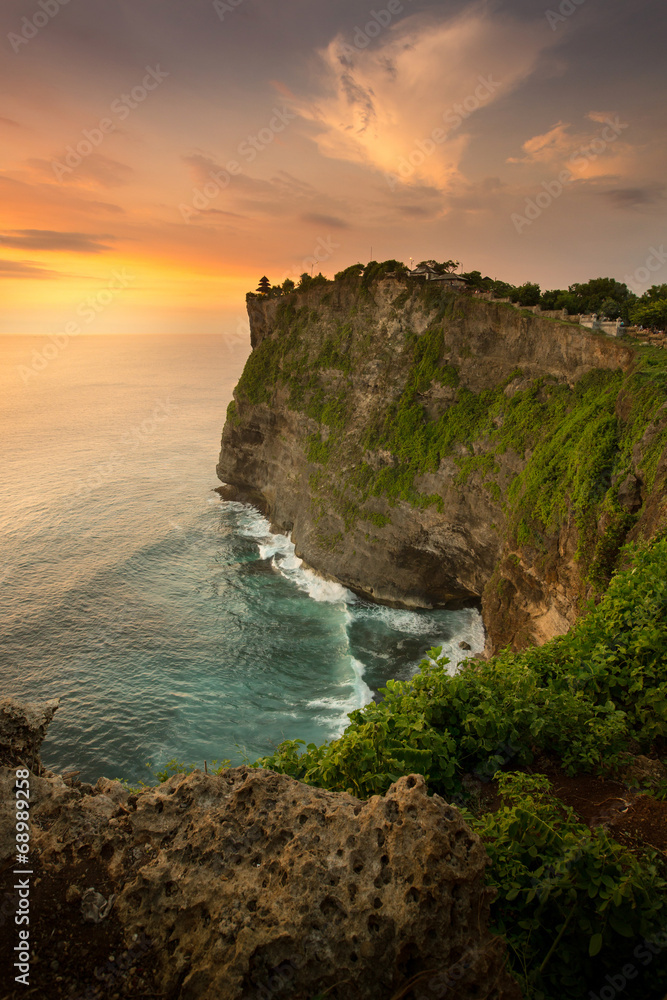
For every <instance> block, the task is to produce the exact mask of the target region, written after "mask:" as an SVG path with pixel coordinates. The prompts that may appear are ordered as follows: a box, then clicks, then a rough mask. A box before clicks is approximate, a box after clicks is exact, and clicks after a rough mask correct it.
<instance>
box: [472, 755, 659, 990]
mask: <svg viewBox="0 0 667 1000" xmlns="http://www.w3.org/2000/svg"><path fill="white" fill-rule="evenodd" d="M499 788H500V794H501V796H502V798H503V806H502V808H501V809H499V810H498V811H497V812H495V813H488V814H486V815H484V816H482V817H481V818H479V819H476V818H474V817H471V816H468V820H469V822H470V824H471V825H472V826H473V827H474V828H475V829H476V830H477V832H478V833H479V835H480V836H481V838H482V840H483V841H484V845H485V847H486V849H487V852H488V854H489V857H490V858H491V867H490V869H489V871H488V876H487V881H488V882H489V884H490V885H492V886H493V888H495V889H496V890H497V893H498V895H497V897H496V900H495V902H494V903H493V906H492V920H493V923H494V925H495V929H496V930H497V931H498V932H499V933H500V934H502V935H503V937H505V939H506V940H507V942H508V944H509V947H510V961H511V967H512V971H513V972H514V974H515V975H516V976H517V978H518V979H519V981H520V982H521V983H522V985H523V987H524V993H525V996H526V997H531V998H534V1000H539V998H540V997H554V998H558V1000H567V998H571V1000H580V998H582V997H583V996H584V995H585V988H586V987H587V986H591V987H595V986H596V985H597V984H599V986H600V988H602V987H604V986H606V985H608V980H607V979H606V978H605V977H606V976H608V975H611V976H612V977H613V976H614V975H618V974H619V973H620V972H621V970H622V968H623V966H624V965H629V964H633V962H634V966H635V967H636V971H637V972H639V971H640V969H641V963H639V962H638V961H637V955H636V953H635V949H636V948H637V946H638V945H641V943H642V939H644V938H650V937H651V935H654V934H656V933H657V932H659V931H661V930H662V929H663V928H665V927H666V926H667V882H666V881H665V879H664V877H663V875H662V873H661V866H660V862H659V859H658V857H657V856H656V855H655V854H654V853H653V852H649V854H648V855H647V856H646V857H643V858H638V857H636V856H635V855H633V854H632V853H631V852H630V851H629V850H628V849H627V848H624V847H622V846H621V845H620V844H618V843H615V842H614V841H613V840H611V839H610V838H609V836H608V835H607V834H606V833H605V832H604V831H603V830H602V829H598V830H595V831H591V830H590V829H589V828H588V827H587V826H584V825H582V824H581V823H579V822H578V821H577V819H576V817H575V815H574V812H573V811H572V810H571V809H569V808H567V807H566V806H564V805H563V804H562V803H561V802H559V801H558V800H557V799H556V798H554V796H553V794H552V793H551V790H550V786H549V782H548V780H547V779H546V778H545V777H544V776H542V775H527V774H503V775H501V776H500V778H499ZM666 974H667V948H665V950H664V952H663V955H662V957H658V959H657V961H654V962H653V963H652V967H651V968H650V970H649V975H647V976H644V977H642V978H638V977H637V981H636V982H629V983H628V992H624V994H623V995H624V996H626V997H628V998H630V997H641V998H642V1000H648V997H649V995H650V994H651V990H652V988H653V987H655V988H656V989H657V987H658V986H659V984H660V983H661V982H662V983H663V985H664V979H663V978H662V977H663V976H664V975H666ZM623 978H624V977H623ZM633 987H634V989H633ZM596 992H597V991H596ZM653 995H654V996H655V997H656V1000H657V997H662V992H656V993H655V994H653Z"/></svg>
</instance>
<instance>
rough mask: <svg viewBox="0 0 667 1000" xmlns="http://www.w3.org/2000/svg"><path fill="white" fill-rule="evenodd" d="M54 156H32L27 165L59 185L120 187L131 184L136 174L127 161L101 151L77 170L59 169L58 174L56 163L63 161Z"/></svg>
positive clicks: (40, 176)
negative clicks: (105, 154) (48, 158)
mask: <svg viewBox="0 0 667 1000" xmlns="http://www.w3.org/2000/svg"><path fill="white" fill-rule="evenodd" d="M61 162H63V161H62V158H61V159H60V160H59V159H58V158H57V157H54V159H52V160H44V159H40V158H36V157H35V158H32V159H29V160H27V161H26V164H27V166H29V167H31V168H32V170H34V171H35V173H36V174H37V175H38V176H39V178H40V179H48V180H51V181H53V182H54V183H57V184H58V185H60V184H61V183H62V184H66V185H69V186H76V187H91V185H92V186H94V187H101V188H118V187H122V186H123V185H125V184H129V183H130V181H131V180H132V177H133V175H134V169H133V168H132V167H130V166H128V164H127V163H121V162H120V161H119V160H112V159H110V157H108V156H102V154H101V153H93V154H92V155H91V156H88V157H86V158H85V159H84V160H82V161H81V163H80V164H78V166H77V168H76V170H72V172H71V173H68V172H62V171H59V172H58V174H56V169H55V165H56V164H58V163H61Z"/></svg>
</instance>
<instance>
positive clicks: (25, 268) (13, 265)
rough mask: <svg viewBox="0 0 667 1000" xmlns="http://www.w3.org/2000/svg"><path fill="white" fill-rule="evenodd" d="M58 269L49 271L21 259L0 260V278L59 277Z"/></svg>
mask: <svg viewBox="0 0 667 1000" xmlns="http://www.w3.org/2000/svg"><path fill="white" fill-rule="evenodd" d="M60 276H61V275H60V272H59V271H50V270H48V269H47V268H44V267H37V266H36V265H35V264H30V263H28V262H27V261H23V260H0V278H59V277H60Z"/></svg>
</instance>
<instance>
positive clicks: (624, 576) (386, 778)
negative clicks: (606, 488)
mask: <svg viewBox="0 0 667 1000" xmlns="http://www.w3.org/2000/svg"><path fill="white" fill-rule="evenodd" d="M628 555H633V557H634V566H633V568H632V569H627V570H625V571H623V572H621V573H618V574H617V575H616V576H615V577H614V579H613V580H612V582H611V585H610V587H609V589H608V591H607V593H606V594H605V596H604V597H603V599H602V600H601V602H600V604H599V605H598V606H597V607H595V608H592V609H591V611H590V613H589V615H588V616H587V617H585V618H583V619H581V620H580V622H579V623H578V624H577V625H575V627H574V628H573V629H572V630H571V632H569V633H568V634H567V635H565V636H561V637H559V638H557V639H554V640H552V641H551V642H550V643H547V644H546V645H545V646H542V647H534V648H531V649H528V650H525V651H524V652H521V653H512V652H510V651H509V650H505V651H504V652H502V653H501V654H500V655H499V656H496V657H494V658H492V659H491V660H489V661H488V662H485V661H472V662H471V663H470V664H469V665H468V666H467V667H466V668H465V669H463V670H462V671H461V672H460V673H458V674H456V675H455V676H450V675H449V674H448V673H447V670H446V666H445V665H444V664H443V663H438V662H436V661H435V657H436V656H437V654H438V652H439V651H438V650H431V656H432V658H431V659H429V660H426V661H424V662H423V663H422V665H421V668H420V672H419V673H418V674H417V675H416V676H415V677H414V678H412V679H411V680H410V681H389V682H388V684H387V687H386V688H385V689H383V692H382V693H383V694H384V699H383V700H382V701H381V702H379V703H375V702H373V703H371V704H369V705H367V706H366V707H365V708H364V709H361V710H359V711H356V712H352V713H351V714H350V717H349V718H350V725H349V726H348V728H347V729H346V730H345V732H344V734H343V735H342V736H341V737H340V738H339V739H337V740H334V741H333V742H332V743H329V744H324V745H323V746H320V747H317V746H315V745H314V744H310V745H309V746H308V747H307V748H306V749H305V751H303V752H302V747H303V744H302V743H301V741H294V740H291V741H287V742H285V743H282V744H280V746H279V747H278V748H277V749H276V752H275V753H274V754H273V755H271V756H270V757H265V758H263V759H262V761H259V762H258V765H261V766H264V767H269V768H271V769H273V770H277V771H284V772H285V773H288V774H291V775H293V776H294V777H296V778H299V779H300V780H302V781H305V782H307V783H309V784H315V785H321V786H322V787H324V788H331V789H333V790H346V789H351V790H353V791H354V793H355V794H357V795H361V796H365V795H370V794H374V793H376V792H383V791H386V789H387V788H388V787H389V785H390V784H391V783H392V781H395V780H396V778H397V777H398V776H399V775H401V774H408V773H410V772H411V771H417V772H419V773H421V774H423V775H424V776H425V777H426V778H427V780H428V781H429V782H430V785H431V787H432V789H433V790H434V791H437V792H440V793H441V794H443V795H446V796H451V795H452V794H456V793H457V792H458V791H459V790H460V777H461V775H462V773H464V772H474V771H479V772H482V773H485V774H486V773H488V774H493V773H494V771H496V770H497V769H498V768H499V767H501V766H502V765H503V764H507V763H509V762H510V761H511V762H512V764H513V766H515V767H516V766H519V767H521V766H526V765H529V764H530V763H531V762H532V761H533V760H534V758H535V755H536V753H538V752H545V751H546V752H549V753H550V754H555V755H557V756H558V757H559V758H560V760H561V761H562V763H563V765H564V767H565V768H566V770H567V771H568V772H570V773H573V774H574V773H577V772H579V771H594V770H599V769H601V768H606V769H609V768H610V767H613V766H615V765H617V764H619V763H620V762H621V760H622V759H623V758H622V754H623V753H624V752H626V751H627V750H628V748H629V747H630V746H633V745H637V744H639V746H640V747H641V748H642V749H644V750H648V749H649V748H650V747H651V745H652V743H653V742H654V741H655V740H656V739H657V738H659V737H663V738H664V737H667V539H665V538H660V539H658V540H656V541H655V542H653V543H652V544H651V545H650V546H647V547H645V548H642V549H628ZM446 662H447V661H445V664H446Z"/></svg>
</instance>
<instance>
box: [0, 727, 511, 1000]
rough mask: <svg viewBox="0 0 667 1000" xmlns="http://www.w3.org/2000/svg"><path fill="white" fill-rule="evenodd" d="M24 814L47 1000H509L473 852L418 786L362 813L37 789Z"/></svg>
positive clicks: (249, 786) (472, 838) (212, 790)
mask: <svg viewBox="0 0 667 1000" xmlns="http://www.w3.org/2000/svg"><path fill="white" fill-rule="evenodd" d="M30 714H32V710H31V709H28V710H27V711H26V716H29V715H30ZM14 780H15V775H14V771H13V770H10V769H3V770H2V771H0V793H1V794H2V801H3V803H7V802H10V801H11V799H12V797H13V796H12V789H13V784H14ZM30 813H31V856H32V858H33V868H34V869H35V871H36V874H37V876H38V877H37V878H36V880H35V885H34V889H33V894H32V899H31V907H32V919H31V940H32V941H33V942H34V945H33V949H34V951H33V960H34V961H33V968H32V974H31V981H30V982H31V986H32V987H33V988H34V989H36V990H37V992H38V993H39V991H40V989H41V990H42V992H41V994H40V995H43V996H48V997H49V998H51V1000H58V998H60V997H72V996H75V997H77V998H83V997H85V998H86V1000H97V998H102V997H109V996H119V997H124V996H129V995H142V996H144V995H158V996H164V997H169V998H173V1000H251V998H262V1000H268V998H275V1000H287V998H290V1000H312V998H313V997H315V996H316V995H317V994H318V993H322V992H325V991H326V993H327V997H331V998H332V1000H343V998H345V1000H348V998H350V997H355V998H356V997H359V998H363V1000H375V998H377V1000H391V998H392V997H394V996H399V995H400V996H401V997H404V998H405V1000H409V998H413V1000H417V998H420V1000H435V998H438V997H442V996H444V995H445V994H446V993H447V994H448V993H449V991H450V988H451V989H453V988H454V987H455V989H456V995H457V997H460V998H462V1000H466V998H469V1000H472V998H473V997H480V996H484V997H488V998H495V1000H501V998H517V1000H518V996H519V994H518V992H517V990H516V987H515V985H514V983H513V981H512V980H510V979H509V977H508V976H507V975H506V974H505V972H504V971H503V954H504V949H503V945H502V942H501V941H500V939H498V938H495V937H493V936H492V935H491V934H490V933H489V931H488V929H487V922H488V916H489V904H490V899H491V897H492V892H491V890H489V889H487V888H486V887H485V886H484V879H483V876H484V870H485V866H486V864H487V857H486V854H485V851H484V848H483V846H482V844H481V842H480V840H479V838H478V837H477V836H476V834H474V833H473V832H472V831H471V830H470V829H469V828H468V826H467V825H466V824H465V822H464V821H463V819H462V817H461V814H460V813H459V812H458V810H457V809H456V808H455V807H453V806H450V805H448V804H447V803H446V802H444V801H443V800H442V799H441V798H439V797H437V796H434V797H433V798H429V797H428V796H427V795H426V787H425V784H424V780H423V778H422V777H421V776H416V775H413V776H409V777H404V778H401V779H400V780H399V781H398V782H396V784H395V785H393V786H392V787H391V789H390V790H389V792H388V793H387V794H386V795H385V796H382V797H380V796H374V797H373V798H372V799H370V800H369V801H367V802H362V801H359V800H358V799H356V798H354V797H353V796H351V795H348V794H342V793H334V792H327V791H322V790H319V789H315V788H312V787H309V786H307V785H303V784H300V783H299V782H297V781H295V780H294V779H292V778H289V777H287V776H285V775H278V774H274V773H272V772H269V771H263V770H259V769H258V770H255V769H252V768H248V767H239V768H232V769H229V770H227V771H223V772H222V773H221V774H220V775H219V776H213V775H207V774H202V773H201V772H194V773H192V774H189V775H187V776H185V775H176V776H174V777H172V778H171V779H170V780H169V781H167V782H166V783H165V784H162V785H160V786H159V787H157V788H153V789H147V790H145V791H143V792H141V793H140V794H136V793H134V794H133V793H131V792H129V791H128V790H127V789H125V788H124V787H123V786H122V785H120V784H119V783H118V782H114V781H109V780H107V779H100V780H99V781H98V782H97V785H96V786H95V787H91V786H90V785H83V784H81V783H77V782H75V781H72V780H64V779H63V778H62V777H59V776H57V775H54V774H52V773H51V772H47V774H45V775H44V776H41V777H39V776H37V775H31V777H30ZM7 822H8V817H5V819H4V820H3V827H4V828H6V824H7ZM1 847H2V850H1V851H0V853H1V854H2V857H0V865H1V866H3V867H4V866H5V865H6V864H7V863H8V862H9V863H11V860H12V853H13V852H14V851H15V848H14V847H13V846H12V839H11V837H4V838H3V840H2V843H1ZM12 878H13V876H12ZM9 961H10V962H11V959H10V960H9ZM12 979H13V976H11V975H9V974H8V975H7V977H6V982H11V981H12ZM408 984H411V986H409V985H408ZM411 987H413V988H411ZM21 988H22V989H23V988H24V987H21ZM17 995H19V994H18V993H17Z"/></svg>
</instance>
